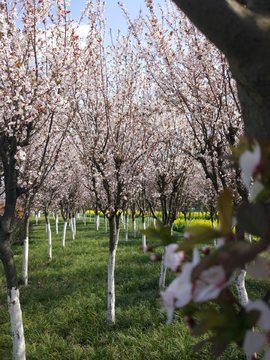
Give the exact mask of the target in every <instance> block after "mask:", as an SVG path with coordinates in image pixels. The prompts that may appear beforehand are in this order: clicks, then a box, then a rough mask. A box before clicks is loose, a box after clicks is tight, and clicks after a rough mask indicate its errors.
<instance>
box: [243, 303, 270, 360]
mask: <svg viewBox="0 0 270 360" xmlns="http://www.w3.org/2000/svg"><path fill="white" fill-rule="evenodd" d="M252 310H256V311H258V312H259V313H260V316H259V318H258V320H257V322H256V324H255V325H256V326H258V327H259V328H261V329H262V330H264V331H265V332H266V333H259V332H256V331H251V330H248V331H247V332H246V334H245V337H244V341H243V350H244V352H245V353H246V355H250V356H251V355H253V354H254V353H259V352H261V351H262V350H263V348H264V347H265V345H266V344H269V342H270V311H269V308H268V306H267V304H266V303H265V302H264V301H262V300H257V301H255V302H251V303H249V304H248V305H247V306H246V312H247V313H248V312H250V311H252ZM264 360H270V348H268V349H267V350H266V352H265V355H264Z"/></svg>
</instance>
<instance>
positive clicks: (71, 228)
mask: <svg viewBox="0 0 270 360" xmlns="http://www.w3.org/2000/svg"><path fill="white" fill-rule="evenodd" d="M70 230H71V239H72V240H75V231H74V222H73V220H72V219H71V222H70Z"/></svg>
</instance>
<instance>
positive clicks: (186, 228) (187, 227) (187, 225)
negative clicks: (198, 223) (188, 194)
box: [185, 219, 188, 229]
mask: <svg viewBox="0 0 270 360" xmlns="http://www.w3.org/2000/svg"><path fill="white" fill-rule="evenodd" d="M185 223H186V229H187V228H188V222H187V219H186V220H185Z"/></svg>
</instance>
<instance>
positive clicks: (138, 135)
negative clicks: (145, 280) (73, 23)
mask: <svg viewBox="0 0 270 360" xmlns="http://www.w3.org/2000/svg"><path fill="white" fill-rule="evenodd" d="M99 6H100V7H99ZM92 11H95V16H96V17H98V18H100V20H99V22H97V23H96V27H92V28H91V29H90V32H89V34H88V36H87V41H86V44H85V47H84V49H83V50H84V54H83V59H84V60H83V61H84V70H83V71H84V75H85V76H84V82H83V83H82V86H81V87H82V90H81V95H80V102H79V103H78V116H77V119H76V122H75V123H74V128H75V130H76V131H77V134H78V145H77V146H78V149H79V151H80V154H81V161H82V162H83V163H84V164H85V166H87V169H88V176H86V178H87V179H88V183H86V186H87V187H88V188H89V189H90V191H91V192H92V193H94V194H95V198H96V203H97V204H98V207H99V209H100V210H101V211H102V212H103V214H107V217H108V219H109V226H110V251H109V263H108V307H107V309H108V312H107V321H108V322H114V321H115V293H114V268H115V255H116V249H117V244H118V234H117V233H118V230H119V221H120V215H121V212H122V211H123V210H125V209H126V204H127V202H128V201H129V200H131V199H132V198H133V196H134V194H135V193H136V192H137V191H138V188H137V187H136V186H134V184H135V183H136V179H137V180H138V179H139V178H140V176H141V173H140V166H142V165H141V164H142V159H143V157H144V156H145V155H146V149H147V147H149V146H150V145H151V141H150V140H151V138H152V127H151V124H149V121H148V120H147V118H146V117H145V116H143V115H142V112H141V109H140V101H141V100H140V96H141V94H140V93H141V92H143V85H144V78H143V76H142V70H141V64H140V61H139V59H138V52H137V51H136V48H135V47H134V46H133V44H132V43H131V41H130V36H129V35H127V36H122V35H120V34H118V36H117V37H116V39H115V41H113V40H112V43H111V45H110V46H108V47H106V46H105V45H104V40H105V29H104V23H103V21H101V14H102V11H103V8H102V6H101V5H100V4H99V5H98V7H97V8H96V10H92ZM88 16H89V18H90V17H91V16H94V15H93V13H91V12H90V11H89V13H88ZM74 141H75V142H77V139H75V138H74Z"/></svg>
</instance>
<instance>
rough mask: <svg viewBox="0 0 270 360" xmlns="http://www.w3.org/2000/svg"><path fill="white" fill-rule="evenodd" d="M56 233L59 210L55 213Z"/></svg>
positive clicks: (56, 230)
mask: <svg viewBox="0 0 270 360" xmlns="http://www.w3.org/2000/svg"><path fill="white" fill-rule="evenodd" d="M55 233H56V234H58V212H57V211H56V213H55Z"/></svg>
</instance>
